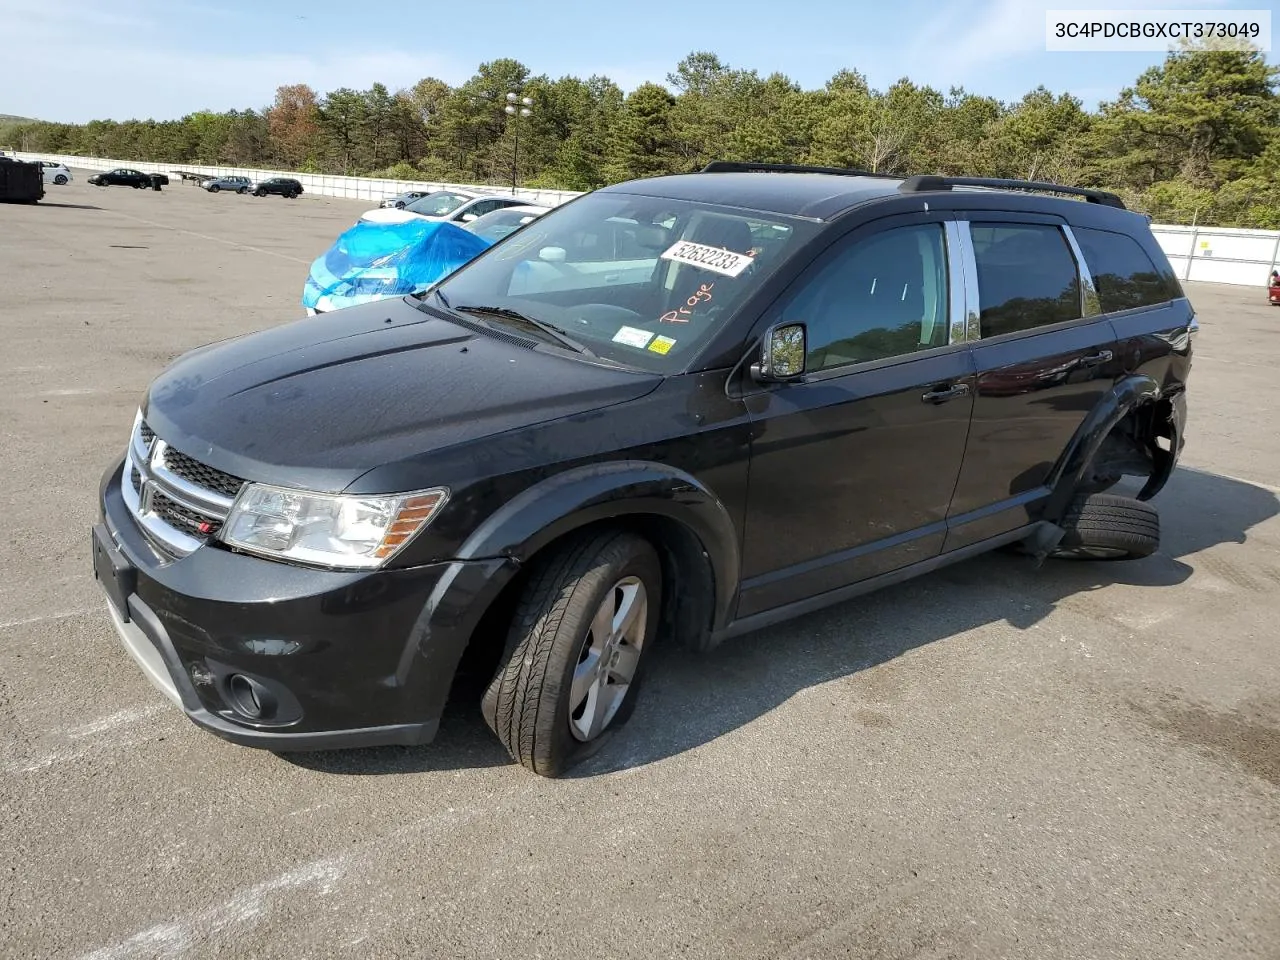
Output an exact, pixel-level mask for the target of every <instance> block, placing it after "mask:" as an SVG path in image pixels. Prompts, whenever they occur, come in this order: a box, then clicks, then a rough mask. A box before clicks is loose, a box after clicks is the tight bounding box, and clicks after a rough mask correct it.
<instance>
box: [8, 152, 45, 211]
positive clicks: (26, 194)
mask: <svg viewBox="0 0 1280 960" xmlns="http://www.w3.org/2000/svg"><path fill="white" fill-rule="evenodd" d="M42 199H44V170H43V169H42V168H41V167H40V164H38V163H26V162H24V161H22V160H15V159H13V157H0V200H8V201H11V202H15V203H38V202H39V201H40V200H42Z"/></svg>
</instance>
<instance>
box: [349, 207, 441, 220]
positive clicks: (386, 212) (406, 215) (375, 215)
mask: <svg viewBox="0 0 1280 960" xmlns="http://www.w3.org/2000/svg"><path fill="white" fill-rule="evenodd" d="M442 219H444V218H443V217H424V216H423V215H422V214H420V213H414V212H413V211H411V210H403V209H401V208H400V207H375V208H374V209H372V210H366V211H365V212H364V213H362V214H360V220H361V221H362V222H364V223H412V222H413V221H415V220H442Z"/></svg>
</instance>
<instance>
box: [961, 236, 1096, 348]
mask: <svg viewBox="0 0 1280 960" xmlns="http://www.w3.org/2000/svg"><path fill="white" fill-rule="evenodd" d="M970 233H971V234H972V236H973V254H974V260H975V261H976V263H977V267H978V303H979V307H980V308H981V315H980V317H981V319H980V322H981V326H982V336H983V338H984V339H985V338H988V337H998V336H1000V335H1002V334H1006V333H1018V332H1020V331H1023V330H1032V329H1035V328H1036V327H1044V326H1048V325H1049V324H1054V323H1063V322H1065V321H1068V320H1075V319H1077V318H1078V317H1080V315H1081V312H1082V311H1081V309H1080V274H1079V272H1078V271H1077V269H1076V261H1075V257H1073V256H1072V255H1071V247H1070V246H1068V245H1067V238H1066V237H1065V236H1063V233H1062V231H1061V230H1060V229H1058V228H1057V227H1055V226H1051V225H1049V224H1041V223H977V222H975V223H972V224H970Z"/></svg>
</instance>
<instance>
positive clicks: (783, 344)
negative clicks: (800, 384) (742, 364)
mask: <svg viewBox="0 0 1280 960" xmlns="http://www.w3.org/2000/svg"><path fill="white" fill-rule="evenodd" d="M804 358H805V332H804V324H803V323H781V324H779V325H778V326H776V327H770V328H769V331H768V332H767V333H766V334H765V336H764V348H763V356H762V357H761V358H760V362H759V363H753V364H752V365H751V376H752V377H754V378H755V379H756V380H758V381H760V382H761V383H785V382H787V381H789V380H798V379H800V378H801V377H803V376H804Z"/></svg>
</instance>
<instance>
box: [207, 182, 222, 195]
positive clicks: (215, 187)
mask: <svg viewBox="0 0 1280 960" xmlns="http://www.w3.org/2000/svg"><path fill="white" fill-rule="evenodd" d="M220 189H221V187H219V186H218V185H217V184H216V183H215V184H214V185H213V186H212V187H210V188H209V192H210V193H217V192H218V191H219V190H220Z"/></svg>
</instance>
